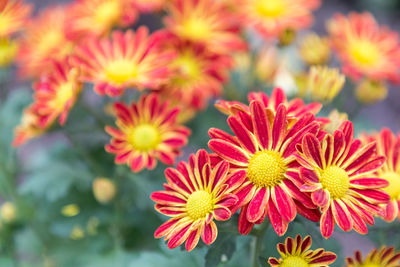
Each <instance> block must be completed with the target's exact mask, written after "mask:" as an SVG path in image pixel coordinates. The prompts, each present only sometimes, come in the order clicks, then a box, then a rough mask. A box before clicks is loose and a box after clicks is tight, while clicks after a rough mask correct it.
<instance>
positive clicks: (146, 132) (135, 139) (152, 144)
mask: <svg viewBox="0 0 400 267" xmlns="http://www.w3.org/2000/svg"><path fill="white" fill-rule="evenodd" d="M127 135H128V138H127V139H128V142H129V143H130V144H131V145H132V146H133V147H134V148H135V149H137V150H140V151H148V150H151V149H154V148H156V147H157V146H158V144H159V143H160V139H161V137H160V132H159V131H158V129H157V128H156V127H154V126H153V125H150V124H141V125H138V126H136V127H134V128H132V129H131V130H129V131H128V133H127Z"/></svg>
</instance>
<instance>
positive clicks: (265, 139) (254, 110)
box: [250, 101, 271, 149]
mask: <svg viewBox="0 0 400 267" xmlns="http://www.w3.org/2000/svg"><path fill="white" fill-rule="evenodd" d="M250 110H251V116H252V121H253V127H254V132H255V136H256V137H257V139H258V142H259V143H260V145H261V147H262V148H264V149H268V148H270V145H271V126H270V123H269V121H268V117H267V114H266V113H265V108H264V106H263V104H262V103H261V102H259V101H254V102H252V103H251V104H250Z"/></svg>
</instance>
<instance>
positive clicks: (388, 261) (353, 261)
mask: <svg viewBox="0 0 400 267" xmlns="http://www.w3.org/2000/svg"><path fill="white" fill-rule="evenodd" d="M373 266H379V267H399V266H400V252H396V251H395V250H394V248H393V247H381V248H380V249H373V250H372V251H371V252H370V253H369V254H368V255H367V257H366V258H365V259H363V257H362V254H361V252H360V251H356V252H355V254H354V258H350V257H348V258H346V266H345V267H373Z"/></svg>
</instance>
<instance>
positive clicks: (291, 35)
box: [279, 29, 297, 46]
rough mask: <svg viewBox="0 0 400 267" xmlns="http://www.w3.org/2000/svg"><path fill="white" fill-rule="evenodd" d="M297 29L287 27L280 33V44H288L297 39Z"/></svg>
mask: <svg viewBox="0 0 400 267" xmlns="http://www.w3.org/2000/svg"><path fill="white" fill-rule="evenodd" d="M296 35H297V33H296V31H294V30H293V29H286V30H284V31H283V32H282V33H281V34H280V35H279V45H280V46H288V45H290V44H292V43H293V41H294V40H295V39H296Z"/></svg>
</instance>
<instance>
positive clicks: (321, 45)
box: [299, 33, 331, 65]
mask: <svg viewBox="0 0 400 267" xmlns="http://www.w3.org/2000/svg"><path fill="white" fill-rule="evenodd" d="M299 54H300V56H301V58H302V59H303V60H304V61H305V62H306V63H307V64H309V65H322V64H326V63H327V62H328V61H329V59H330V57H331V48H330V45H329V39H328V38H327V37H320V36H319V35H317V34H315V33H309V34H308V35H306V36H305V37H304V39H303V40H302V42H301V44H300V47H299Z"/></svg>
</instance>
